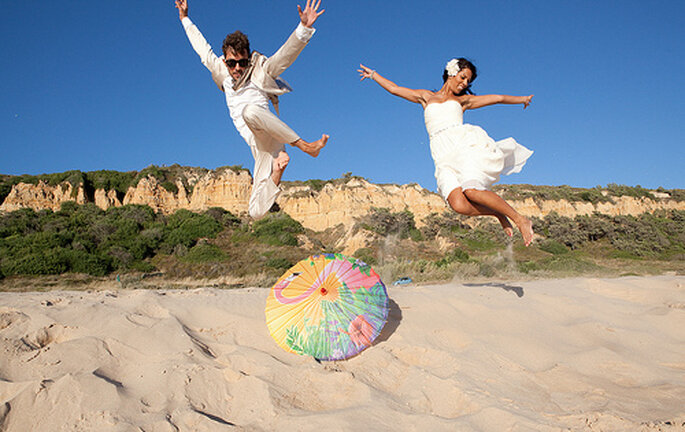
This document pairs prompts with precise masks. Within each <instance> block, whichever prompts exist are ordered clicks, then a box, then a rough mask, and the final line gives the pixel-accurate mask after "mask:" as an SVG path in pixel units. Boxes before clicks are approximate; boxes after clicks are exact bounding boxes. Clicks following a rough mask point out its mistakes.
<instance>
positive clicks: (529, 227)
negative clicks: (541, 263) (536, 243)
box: [516, 216, 533, 246]
mask: <svg viewBox="0 0 685 432" xmlns="http://www.w3.org/2000/svg"><path fill="white" fill-rule="evenodd" d="M516 226H518V228H519V230H520V231H521V235H522V236H523V241H524V242H525V244H526V246H528V245H530V243H531V242H532V241H533V223H532V222H531V221H530V220H528V219H527V218H524V217H523V216H522V217H521V220H520V221H519V222H517V223H516Z"/></svg>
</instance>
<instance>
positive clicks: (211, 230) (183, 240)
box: [165, 210, 222, 248]
mask: <svg viewBox="0 0 685 432" xmlns="http://www.w3.org/2000/svg"><path fill="white" fill-rule="evenodd" d="M167 228H168V229H169V235H168V236H167V238H166V241H165V243H166V244H167V245H169V246H170V247H172V248H173V247H174V246H176V245H177V244H181V245H184V246H186V247H188V248H190V247H192V246H193V245H195V242H196V241H197V239H199V238H201V237H209V238H213V237H215V236H216V235H217V234H218V233H219V232H221V230H222V226H221V224H220V223H219V222H217V221H216V220H215V219H214V218H212V217H211V216H208V215H206V214H197V213H193V212H190V211H188V210H178V211H177V212H176V213H174V214H173V215H171V216H169V218H168V219H167Z"/></svg>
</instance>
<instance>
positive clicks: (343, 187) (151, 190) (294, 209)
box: [0, 167, 685, 233]
mask: <svg viewBox="0 0 685 432" xmlns="http://www.w3.org/2000/svg"><path fill="white" fill-rule="evenodd" d="M179 168H181V169H180V171H179V172H180V174H179V173H177V174H176V178H175V179H174V181H168V180H167V181H160V180H159V179H158V178H156V177H155V176H153V175H148V176H146V177H143V178H141V179H139V180H138V181H137V183H136V184H135V185H133V186H131V187H129V188H128V189H127V190H126V192H125V194H123V199H122V198H120V197H121V195H122V194H118V193H117V192H116V191H115V190H105V189H95V190H93V191H87V187H85V186H84V185H83V184H80V185H78V184H77V185H74V184H72V183H69V182H64V183H61V184H58V185H54V186H52V185H50V184H48V183H46V182H44V181H38V182H37V184H30V183H18V184H15V185H14V186H12V188H11V190H10V192H9V194H8V195H7V196H6V198H5V199H4V201H3V202H2V204H1V205H0V211H13V210H17V209H20V208H26V207H29V208H33V209H35V210H41V209H50V210H58V209H59V208H60V205H61V204H62V203H63V202H66V201H75V202H76V203H78V204H83V203H86V202H93V203H95V204H96V205H97V206H99V207H100V208H102V209H107V208H109V207H112V206H121V205H126V204H143V205H148V206H150V207H151V208H153V209H154V210H155V211H159V212H162V213H167V214H168V213H173V212H175V211H176V210H179V209H188V210H193V211H202V210H205V209H207V208H210V207H222V208H224V209H226V210H228V211H230V212H232V213H234V214H236V215H244V214H245V213H246V212H247V203H248V199H249V196H250V190H251V182H252V178H251V176H250V173H249V172H248V171H247V170H240V169H233V168H219V169H216V170H211V171H210V170H197V169H185V170H184V169H183V167H179ZM324 183H325V184H324V185H323V187H322V188H315V187H312V186H311V185H308V184H306V183H304V184H303V183H301V182H295V183H293V182H284V184H283V193H282V194H281V196H280V197H279V199H278V201H277V203H278V205H279V206H280V207H281V209H282V210H283V211H284V212H286V213H288V214H289V215H290V216H291V217H292V218H293V219H295V220H297V221H299V222H300V223H302V225H303V226H304V227H306V228H309V229H312V230H315V231H323V230H325V229H326V228H329V227H335V226H338V225H342V226H343V227H344V228H345V230H346V231H347V232H348V233H349V232H350V230H351V228H352V227H353V226H354V223H355V218H357V217H360V216H363V215H365V214H367V213H368V212H369V210H370V209H371V208H372V207H379V208H388V209H390V210H391V211H402V210H409V211H411V212H412V213H413V214H414V217H415V220H416V223H417V225H418V226H421V225H422V224H423V220H424V218H425V217H426V216H428V215H429V214H431V213H441V212H443V211H445V210H447V206H446V204H445V202H444V201H443V199H442V198H441V197H440V196H439V195H437V194H435V193H433V192H430V191H428V190H426V189H423V188H421V187H420V186H418V185H416V184H410V185H401V186H398V185H377V184H372V183H369V182H368V181H366V180H364V179H361V178H358V177H349V178H347V179H338V180H335V181H329V182H324ZM651 196H652V197H653V198H650V197H633V196H612V197H610V199H609V200H607V201H606V202H597V203H592V202H587V201H569V200H566V199H558V200H534V199H532V198H526V199H522V200H509V202H510V204H511V205H512V206H513V207H514V208H515V209H516V210H518V211H519V212H521V213H522V214H524V215H526V216H537V217H544V216H545V215H547V214H548V213H550V212H552V211H555V212H557V213H558V214H560V215H563V216H568V217H574V216H576V215H583V214H592V213H593V212H599V213H605V214H610V215H638V214H641V213H645V212H653V211H655V210H658V209H680V210H685V201H682V200H676V199H671V198H670V196H669V195H668V194H664V193H661V194H659V193H657V192H654V193H653V194H651Z"/></svg>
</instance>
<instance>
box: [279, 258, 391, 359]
mask: <svg viewBox="0 0 685 432" xmlns="http://www.w3.org/2000/svg"><path fill="white" fill-rule="evenodd" d="M387 316H388V295H387V292H386V289H385V285H383V282H382V281H381V279H380V277H379V276H378V275H377V274H376V272H374V271H373V269H372V268H371V266H369V265H367V264H366V263H364V262H363V261H360V260H356V259H354V258H349V257H346V256H344V255H341V254H322V255H314V256H311V257H309V258H307V259H305V260H302V261H300V262H299V263H297V264H295V265H294V266H293V267H292V268H290V269H289V270H288V271H287V272H286V273H285V274H284V275H283V276H281V278H280V279H279V280H278V281H277V282H276V284H274V286H273V287H272V289H271V292H270V294H269V297H268V298H267V301H266V323H267V327H268V328H269V332H270V333H271V336H272V337H273V338H274V339H275V340H276V343H278V345H279V346H281V347H282V348H283V349H285V350H286V351H289V352H292V353H296V354H300V355H310V356H312V357H314V358H316V359H319V360H341V359H345V358H348V357H351V356H353V355H355V354H357V353H359V352H360V351H362V350H363V349H365V348H366V347H368V346H370V345H371V343H372V342H373V341H374V339H376V337H378V335H379V334H380V332H381V329H382V328H383V325H384V324H385V321H386V319H387Z"/></svg>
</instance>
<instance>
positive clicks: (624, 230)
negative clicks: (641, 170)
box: [0, 166, 685, 290]
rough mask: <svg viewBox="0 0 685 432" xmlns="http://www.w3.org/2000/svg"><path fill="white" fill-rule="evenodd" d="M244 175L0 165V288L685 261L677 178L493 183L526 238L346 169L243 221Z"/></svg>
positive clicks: (418, 192)
mask: <svg viewBox="0 0 685 432" xmlns="http://www.w3.org/2000/svg"><path fill="white" fill-rule="evenodd" d="M251 180H252V179H251V176H250V173H249V171H248V170H246V169H243V168H241V167H223V168H218V169H215V170H207V169H203V168H189V167H180V166H171V167H155V166H151V167H148V168H146V169H144V170H142V171H140V172H125V173H122V172H115V171H95V172H80V171H70V172H66V173H59V174H46V175H41V176H0V200H1V205H0V280H3V281H4V282H3V284H4V285H5V286H4V288H3V287H0V290H2V289H13V288H11V286H12V284H13V283H14V282H13V281H14V280H15V278H21V277H25V276H30V275H42V276H44V277H47V276H48V275H65V274H72V275H89V276H92V277H104V278H109V277H111V276H112V275H120V276H121V277H119V276H117V280H120V281H121V283H122V284H125V283H128V282H127V281H129V282H130V278H134V280H135V283H136V284H138V285H140V284H146V283H152V284H153V285H155V284H156V285H155V286H159V282H156V281H157V278H158V277H163V278H168V280H172V281H179V280H182V281H185V282H183V283H185V284H188V283H189V282H188V281H198V280H204V279H207V278H209V279H217V280H220V281H221V282H216V283H218V284H220V285H226V286H235V285H236V284H237V285H245V284H251V285H253V286H254V285H256V286H268V285H269V284H270V283H273V281H274V280H275V278H277V277H278V276H279V275H280V274H282V273H283V271H285V270H286V269H288V268H289V267H290V266H292V265H293V264H295V263H296V262H297V261H299V260H300V259H303V258H305V257H307V256H308V255H311V254H317V253H321V252H331V253H343V254H345V255H350V256H354V257H356V258H360V259H362V260H364V261H366V262H368V263H369V264H373V265H374V267H375V268H376V269H377V270H378V272H379V273H380V274H382V276H383V278H384V280H395V278H397V277H410V278H412V279H413V280H414V281H437V280H451V279H453V278H455V277H459V278H465V279H477V278H497V277H550V276H573V275H578V274H593V275H602V276H611V275H625V274H662V273H667V272H675V273H682V272H685V191H683V190H682V189H671V190H666V189H663V188H659V189H656V190H648V189H644V188H642V187H639V186H636V187H630V186H622V185H614V184H610V185H607V186H605V187H596V188H574V187H570V186H531V185H503V186H498V189H497V192H498V193H500V194H501V195H502V196H504V197H505V198H506V199H507V201H509V202H510V203H511V204H512V205H513V206H514V207H515V208H516V209H517V210H518V211H519V212H521V213H523V214H525V215H527V216H529V217H530V218H531V219H532V221H533V226H534V230H535V233H536V235H535V241H534V243H533V245H532V246H531V247H527V248H526V247H524V245H523V243H522V241H521V238H520V235H519V234H518V233H515V235H514V237H513V238H509V237H507V236H506V235H505V234H504V233H503V231H502V229H501V227H500V226H499V224H498V223H497V222H496V220H495V219H494V218H473V217H466V216H462V215H458V214H456V213H455V212H453V211H451V210H449V209H448V207H447V206H446V204H445V203H444V201H443V200H442V198H441V197H440V196H439V195H437V194H435V193H432V192H430V191H428V190H426V189H424V188H422V187H420V186H419V185H416V184H410V185H392V184H391V185H387V184H386V185H379V184H373V183H371V182H369V181H367V180H365V179H363V178H361V177H356V176H353V175H351V174H345V175H343V177H342V178H339V179H331V180H307V181H303V182H284V183H283V193H282V194H281V196H280V197H279V199H278V201H277V205H276V206H275V207H274V209H272V212H271V213H269V214H268V215H267V216H266V217H265V218H263V219H260V220H254V219H251V218H249V217H247V215H246V213H247V202H248V199H249V194H250V189H251ZM150 275H156V276H155V277H152V279H150ZM61 277H63V276H61ZM136 278H137V279H136ZM77 279H78V278H77ZM150 281H152V282H150ZM8 284H9V285H8ZM17 286H19V287H20V286H22V283H21V282H17Z"/></svg>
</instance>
